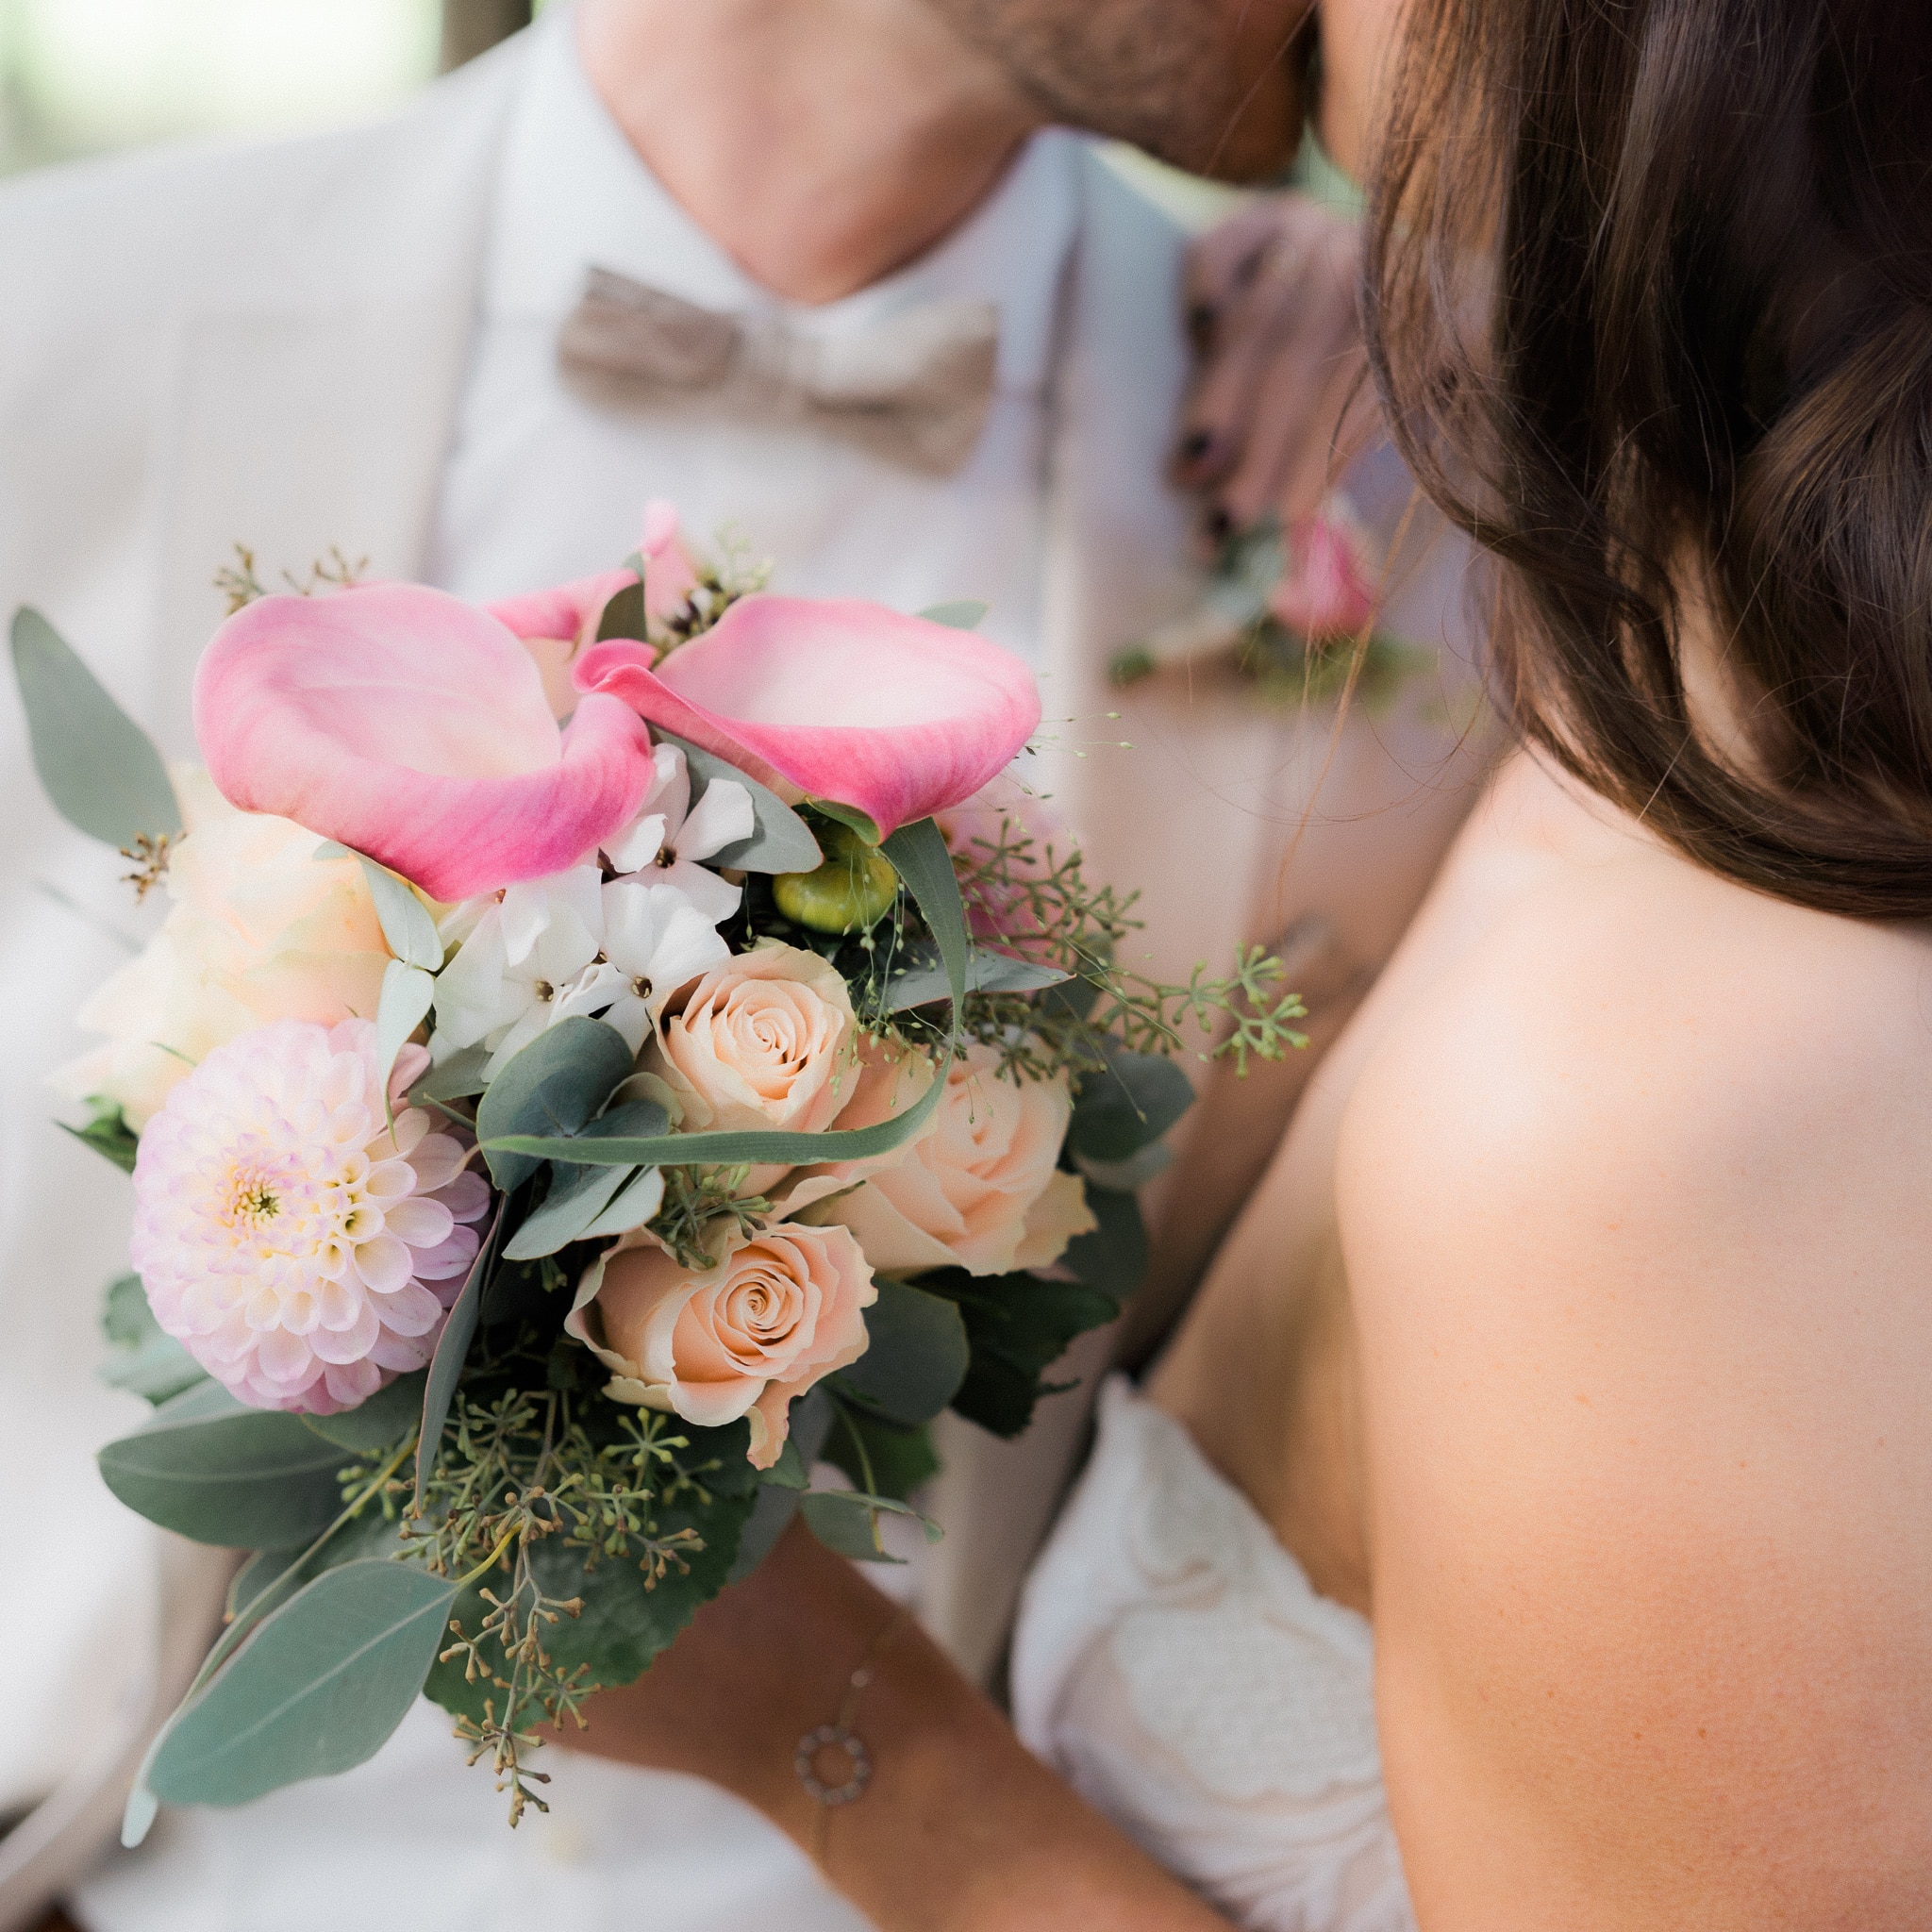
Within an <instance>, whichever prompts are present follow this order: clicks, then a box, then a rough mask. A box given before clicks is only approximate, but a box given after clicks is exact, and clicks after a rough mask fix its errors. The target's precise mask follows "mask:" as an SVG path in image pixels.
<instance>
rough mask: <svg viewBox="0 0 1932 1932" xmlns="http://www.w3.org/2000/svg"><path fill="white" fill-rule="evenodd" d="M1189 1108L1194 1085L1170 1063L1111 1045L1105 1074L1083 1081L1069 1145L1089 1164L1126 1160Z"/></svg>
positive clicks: (1156, 1137)
mask: <svg viewBox="0 0 1932 1932" xmlns="http://www.w3.org/2000/svg"><path fill="white" fill-rule="evenodd" d="M1193 1104H1194V1090H1193V1087H1192V1086H1191V1084H1190V1082H1189V1080H1188V1076H1187V1074H1184V1073H1183V1072H1182V1071H1181V1070H1180V1068H1179V1067H1177V1066H1176V1065H1175V1064H1174V1061H1172V1060H1171V1059H1165V1058H1162V1057H1161V1056H1160V1055H1158V1054H1151V1053H1128V1052H1127V1051H1126V1050H1125V1049H1124V1048H1123V1047H1116V1046H1114V1045H1113V1044H1112V1042H1111V1041H1109V1042H1108V1055H1107V1071H1106V1072H1105V1073H1101V1074H1085V1075H1083V1076H1082V1078H1081V1081H1080V1091H1079V1092H1078V1093H1077V1094H1076V1095H1075V1096H1074V1118H1073V1123H1072V1124H1071V1125H1070V1126H1069V1127H1068V1129H1067V1144H1068V1146H1070V1147H1071V1148H1072V1149H1073V1150H1074V1153H1075V1154H1081V1155H1085V1156H1086V1157H1087V1158H1089V1159H1091V1160H1126V1159H1128V1158H1130V1157H1132V1156H1133V1155H1136V1154H1138V1153H1139V1152H1140V1151H1141V1148H1143V1147H1145V1146H1147V1145H1148V1144H1150V1143H1151V1142H1152V1141H1158V1140H1159V1138H1160V1137H1161V1135H1163V1134H1164V1133H1166V1132H1167V1130H1168V1128H1170V1127H1171V1126H1173V1125H1174V1122H1176V1121H1177V1120H1179V1119H1180V1117H1181V1115H1182V1114H1184V1113H1185V1112H1186V1111H1187V1110H1188V1108H1191V1106H1192V1105H1193Z"/></svg>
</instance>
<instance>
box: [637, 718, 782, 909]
mask: <svg viewBox="0 0 1932 1932" xmlns="http://www.w3.org/2000/svg"><path fill="white" fill-rule="evenodd" d="M651 762H652V765H653V766H654V768H655V775H654V776H653V777H652V780H651V789H650V791H647V792H646V793H645V794H644V802H643V805H642V806H641V808H640V809H639V812H638V815H637V817H636V818H634V819H633V820H632V821H631V822H630V824H628V825H626V826H625V828H624V830H623V831H621V832H619V833H618V834H617V835H616V837H615V838H614V839H613V840H611V841H608V843H607V844H606V845H605V847H604V856H605V858H608V860H609V861H610V869H611V871H612V872H615V873H621V874H633V875H635V874H649V877H648V879H642V880H641V881H640V882H641V883H648V884H652V885H659V886H675V887H676V888H677V890H678V891H680V892H682V893H683V894H684V895H685V897H686V898H687V899H689V900H690V901H691V904H692V905H693V906H694V907H696V908H697V909H698V911H699V912H701V913H702V914H703V915H704V916H705V917H706V918H707V919H708V920H709V921H710V922H711V924H713V925H716V924H718V923H719V922H720V921H721V920H725V919H729V918H730V917H731V915H732V914H733V913H734V912H736V911H737V910H738V903H739V899H740V897H741V892H740V889H739V888H738V887H737V886H734V885H729V884H727V883H726V882H725V881H724V879H722V878H720V877H719V876H718V874H716V873H715V872H712V871H711V870H710V869H709V868H708V867H707V866H705V865H703V864H701V863H700V862H699V861H700V860H702V859H707V858H710V857H711V856H712V854H713V853H716V852H721V851H723V850H724V847H725V846H727V845H733V844H736V843H737V842H738V841H739V840H741V839H749V838H750V837H751V835H752V834H753V832H755V831H756V830H757V829H758V816H757V814H756V813H755V812H754V811H753V809H752V803H751V793H750V792H749V791H746V790H745V789H744V787H743V786H742V785H739V784H734V783H733V782H732V780H730V779H729V778H714V779H712V781H711V782H710V783H709V784H708V786H706V787H705V795H704V796H703V797H702V798H700V799H699V800H698V802H697V804H696V806H695V807H693V806H692V805H691V774H690V772H689V771H687V770H686V768H685V762H684V753H683V752H682V751H681V750H679V748H678V747H677V746H676V745H675V744H660V745H659V746H658V748H657V750H656V751H655V752H653V753H652V755H651Z"/></svg>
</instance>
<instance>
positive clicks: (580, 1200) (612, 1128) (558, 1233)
mask: <svg viewBox="0 0 1932 1932" xmlns="http://www.w3.org/2000/svg"><path fill="white" fill-rule="evenodd" d="M591 1024H592V1025H598V1024H602V1023H601V1022H598V1021H592V1022H591ZM608 1030H610V1029H608V1028H606V1031H608ZM602 1045H603V1043H602V1041H601V1040H600V1041H599V1042H598V1046H599V1051H600V1054H601V1052H602ZM479 1114H480V1110H479ZM670 1124H671V1121H670V1116H669V1115H668V1114H666V1113H665V1111H664V1109H663V1108H661V1107H659V1106H658V1103H657V1102H656V1101H655V1100H626V1101H624V1102H622V1103H621V1104H620V1105H618V1106H616V1107H613V1108H610V1110H609V1111H608V1113H604V1114H600V1115H598V1117H597V1118H596V1119H594V1120H591V1121H586V1122H585V1123H584V1124H583V1127H582V1128H581V1130H580V1131H579V1133H578V1134H577V1135H576V1137H575V1138H577V1139H579V1140H616V1139H619V1138H620V1137H636V1136H640V1135H643V1136H649V1135H657V1134H662V1133H665V1132H666V1131H667V1130H668V1129H669V1127H670ZM638 1174H639V1170H638V1169H637V1168H635V1167H627V1166H626V1167H588V1166H577V1165H562V1166H554V1167H552V1168H551V1170H550V1179H549V1187H548V1191H546V1192H545V1194H544V1196H543V1202H542V1205H541V1207H540V1208H536V1209H535V1210H534V1211H532V1212H531V1213H530V1214H528V1215H526V1216H525V1219H524V1221H523V1224H521V1225H520V1226H519V1227H518V1229H517V1231H516V1233H515V1235H514V1236H513V1237H512V1238H511V1240H510V1241H509V1242H508V1245H507V1246H506V1247H505V1249H504V1254H505V1256H506V1257H508V1259H510V1260H512V1261H534V1260H536V1259H538V1258H539V1257H541V1256H544V1255H554V1254H556V1253H558V1250H559V1249H562V1248H566V1247H568V1246H569V1245H570V1244H571V1242H572V1241H582V1240H583V1239H584V1238H585V1237H586V1236H587V1235H588V1234H589V1233H590V1232H591V1229H592V1228H593V1227H597V1226H599V1225H600V1224H602V1223H603V1222H604V1221H605V1219H606V1216H607V1213H608V1211H609V1210H610V1209H611V1208H612V1207H613V1205H614V1203H615V1201H616V1197H617V1195H618V1193H619V1191H621V1190H624V1189H625V1188H626V1187H627V1186H628V1185H629V1183H630V1182H631V1181H632V1179H633V1178H634V1177H636V1176H637V1175H638ZM660 1185H661V1183H660ZM648 1212H649V1209H648V1208H646V1209H645V1210H644V1211H642V1212H640V1213H639V1214H638V1215H637V1217H636V1220H634V1221H632V1222H631V1223H630V1225H631V1226H635V1225H636V1224H637V1223H638V1222H641V1221H642V1220H644V1219H645V1217H646V1214H647V1213H648ZM607 1231H608V1232H616V1231H617V1230H616V1229H609V1230H607Z"/></svg>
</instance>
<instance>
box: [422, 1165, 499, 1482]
mask: <svg viewBox="0 0 1932 1932" xmlns="http://www.w3.org/2000/svg"><path fill="white" fill-rule="evenodd" d="M503 1209H504V1204H503V1202H501V1201H499V1202H497V1204H496V1212H495V1213H494V1214H493V1215H491V1219H490V1232H489V1233H488V1234H486V1235H485V1236H484V1237H483V1242H482V1245H481V1246H480V1247H479V1248H478V1249H477V1250H476V1258H475V1260H474V1261H472V1262H471V1263H470V1272H469V1274H466V1275H465V1276H464V1277H463V1287H462V1292H461V1293H460V1294H458V1296H457V1298H456V1300H455V1301H454V1302H453V1303H451V1305H450V1311H449V1320H448V1321H446V1322H445V1323H444V1324H442V1333H441V1335H439V1336H438V1337H437V1338H436V1353H435V1354H434V1355H433V1356H431V1357H430V1358H429V1374H428V1378H427V1379H426V1380H425V1383H424V1385H423V1424H422V1433H421V1434H420V1435H419V1436H418V1437H417V1439H416V1507H417V1508H418V1509H421V1508H422V1507H423V1490H424V1485H425V1483H427V1482H428V1480H429V1472H430V1470H431V1469H433V1468H434V1467H435V1464H436V1457H437V1452H438V1451H439V1450H440V1449H441V1447H442V1425H443V1424H444V1423H445V1422H446V1421H447V1420H448V1419H449V1405H450V1401H451V1398H452V1397H453V1396H454V1395H455V1394H456V1392H457V1377H458V1375H460V1374H462V1372H463V1359H464V1357H466V1356H467V1355H468V1354H469V1352H470V1342H471V1340H472V1339H473V1338H474V1337H475V1333H476V1316H477V1312H478V1310H479V1309H480V1308H481V1307H482V1306H483V1290H484V1287H485V1285H486V1283H487V1282H488V1281H489V1279H490V1270H491V1263H492V1260H493V1258H494V1255H495V1250H496V1237H497V1234H498V1232H499V1230H500V1229H501V1228H502V1226H503Z"/></svg>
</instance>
